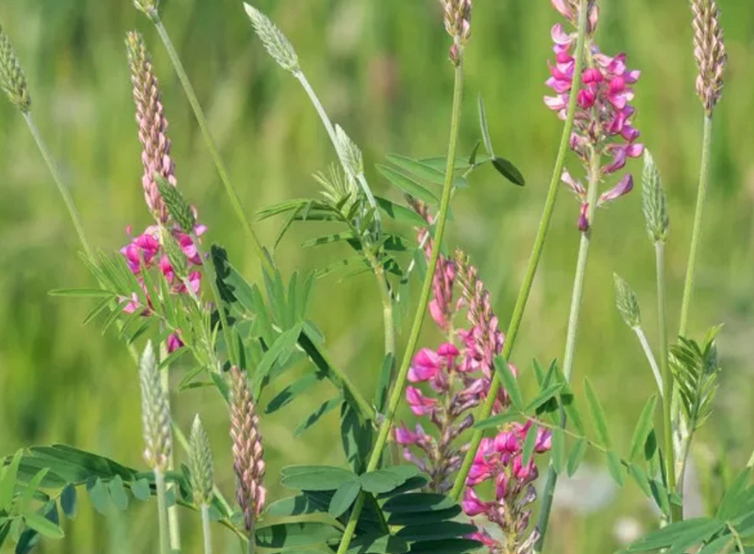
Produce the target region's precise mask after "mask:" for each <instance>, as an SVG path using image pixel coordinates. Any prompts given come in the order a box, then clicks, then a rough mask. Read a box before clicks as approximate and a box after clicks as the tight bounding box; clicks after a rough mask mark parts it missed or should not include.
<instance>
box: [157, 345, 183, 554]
mask: <svg viewBox="0 0 754 554" xmlns="http://www.w3.org/2000/svg"><path fill="white" fill-rule="evenodd" d="M167 356H168V349H167V346H166V345H165V343H164V342H163V343H162V344H160V360H164V359H165V358H167ZM160 379H161V381H162V388H163V390H164V391H165V394H166V397H167V402H168V409H170V366H165V367H163V368H162V369H161V370H160ZM171 419H172V412H171ZM174 467H175V454H174V452H173V450H172V449H171V450H170V456H169V458H168V470H171V471H172V470H173V468H174ZM168 487H169V488H170V489H172V490H173V491H174V492H175V484H173V483H171V484H170V485H168ZM177 497H178V495H177V494H176V498H177ZM168 527H169V530H170V550H171V553H172V554H174V553H176V552H180V551H181V528H180V522H179V520H178V504H173V505H172V506H170V507H169V508H168Z"/></svg>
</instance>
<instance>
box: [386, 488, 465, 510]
mask: <svg viewBox="0 0 754 554" xmlns="http://www.w3.org/2000/svg"><path fill="white" fill-rule="evenodd" d="M456 505H457V504H456V503H455V502H454V501H453V499H452V498H449V497H447V496H444V495H442V494H437V493H428V492H411V493H407V494H401V495H399V496H394V497H392V498H390V499H389V500H388V501H387V502H385V504H383V505H382V509H383V511H385V512H388V513H391V514H408V513H417V512H432V511H441V510H447V509H449V508H452V507H453V506H456Z"/></svg>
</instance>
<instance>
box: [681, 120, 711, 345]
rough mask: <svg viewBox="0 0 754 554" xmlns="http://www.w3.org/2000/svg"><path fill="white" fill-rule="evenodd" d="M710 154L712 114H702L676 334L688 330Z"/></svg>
mask: <svg viewBox="0 0 754 554" xmlns="http://www.w3.org/2000/svg"><path fill="white" fill-rule="evenodd" d="M711 156H712V116H711V115H705V116H704V133H703V139H702V163H701V169H700V173H699V191H698V193H697V198H696V213H695V214H694V230H693V233H692V235H691V249H690V250H689V261H688V266H687V267H686V282H685V284H684V286H683V303H682V304H681V324H680V327H679V331H678V334H679V335H680V336H682V337H685V336H686V333H687V331H688V322H689V311H690V310H691V295H692V293H693V291H694V273H695V271H696V259H697V256H698V254H699V246H700V244H701V240H702V216H703V215H704V204H705V202H706V199H707V188H708V187H709V176H710V159H711Z"/></svg>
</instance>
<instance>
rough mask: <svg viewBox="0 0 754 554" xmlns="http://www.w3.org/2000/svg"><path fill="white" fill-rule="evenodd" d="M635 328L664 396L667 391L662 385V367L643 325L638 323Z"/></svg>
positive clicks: (658, 386)
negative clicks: (659, 365)
mask: <svg viewBox="0 0 754 554" xmlns="http://www.w3.org/2000/svg"><path fill="white" fill-rule="evenodd" d="M633 330H634V333H636V336H637V337H638V338H639V343H641V347H642V349H643V350H644V355H645V356H646V357H647V361H648V362H649V366H650V367H651V368H652V374H653V375H654V377H655V381H657V389H658V390H659V391H660V395H661V396H663V397H664V394H665V391H664V388H663V385H662V383H663V380H662V374H661V373H660V368H659V367H658V366H657V360H655V356H654V354H653V353H652V347H651V346H649V341H648V340H647V335H646V334H645V333H644V329H642V327H641V325H637V326H636V327H634V328H633Z"/></svg>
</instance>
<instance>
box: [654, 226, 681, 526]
mask: <svg viewBox="0 0 754 554" xmlns="http://www.w3.org/2000/svg"><path fill="white" fill-rule="evenodd" d="M655 264H656V268H657V317H658V332H659V333H660V371H661V372H662V419H663V437H664V440H665V471H666V472H667V478H668V483H671V487H672V486H673V484H674V483H675V482H676V481H675V449H674V448H673V410H672V397H673V374H672V373H671V372H670V367H669V364H668V329H667V327H668V326H667V322H666V318H665V244H664V243H663V242H662V241H658V242H656V243H655ZM680 486H681V485H680V483H679V487H680ZM671 510H672V513H671V522H673V521H680V520H682V519H683V509H682V508H681V506H678V505H677V504H675V503H671Z"/></svg>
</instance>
